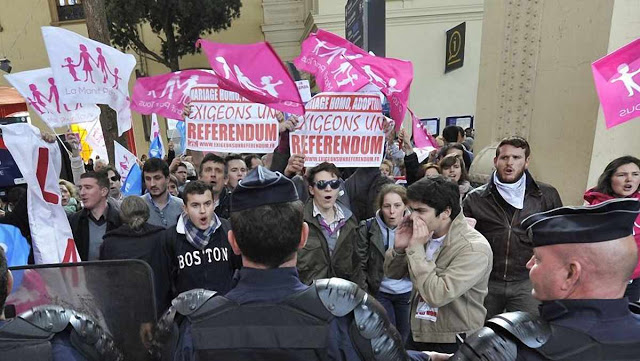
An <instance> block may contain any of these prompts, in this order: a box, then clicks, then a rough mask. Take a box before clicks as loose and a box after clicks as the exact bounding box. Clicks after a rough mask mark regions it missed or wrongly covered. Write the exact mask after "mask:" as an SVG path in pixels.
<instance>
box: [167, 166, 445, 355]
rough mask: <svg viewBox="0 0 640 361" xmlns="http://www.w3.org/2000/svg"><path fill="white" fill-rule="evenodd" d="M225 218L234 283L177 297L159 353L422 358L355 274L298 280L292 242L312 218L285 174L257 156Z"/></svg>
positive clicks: (297, 244) (296, 243)
mask: <svg viewBox="0 0 640 361" xmlns="http://www.w3.org/2000/svg"><path fill="white" fill-rule="evenodd" d="M231 226H232V230H231V231H229V241H230V242H231V246H232V247H233V251H234V253H236V254H238V255H241V256H242V263H243V268H242V270H241V271H240V272H239V278H238V284H237V286H236V287H235V288H234V289H232V290H231V291H229V292H228V293H227V294H226V295H224V296H222V295H221V292H218V293H214V292H207V291H206V290H192V291H189V292H185V293H183V294H181V295H180V296H179V297H178V298H176V299H175V300H174V301H173V302H172V304H173V306H172V307H171V308H170V309H169V311H168V312H166V313H165V316H164V317H163V319H161V320H160V321H159V322H158V324H159V325H160V327H159V328H158V331H159V332H158V334H156V339H162V338H164V337H167V336H168V335H167V334H169V333H171V332H172V331H173V333H174V334H173V337H172V338H171V340H175V342H176V343H174V344H170V345H168V346H169V347H170V350H165V354H170V355H172V356H173V359H174V360H181V361H190V360H200V361H205V360H305V361H314V360H335V361H347V360H348V361H359V360H385V361H386V360H389V361H391V360H409V359H412V360H420V359H422V360H429V355H427V354H425V353H415V352H414V353H411V354H410V355H407V353H406V352H405V350H404V348H403V345H402V342H401V340H400V337H399V334H398V333H397V331H396V330H395V328H394V327H393V326H392V325H391V324H390V323H389V321H388V319H387V317H386V316H385V314H384V310H383V308H382V306H380V304H378V303H377V301H375V300H374V299H373V298H372V297H368V296H367V295H366V294H365V293H364V292H363V291H362V290H359V289H358V288H357V286H356V285H355V284H353V283H351V282H348V281H345V280H341V279H337V278H332V279H325V280H320V281H318V282H317V283H316V284H314V285H312V286H307V285H305V284H303V283H301V282H300V280H299V279H298V274H297V272H296V262H297V252H296V251H297V250H300V249H301V248H303V247H304V245H305V241H306V238H307V234H308V231H309V228H308V226H307V224H306V223H305V222H304V221H303V205H302V203H301V202H300V201H299V200H298V196H297V192H296V188H295V186H294V184H293V183H292V182H291V180H289V179H287V178H286V177H285V176H283V175H282V174H280V173H274V172H271V171H269V170H267V169H265V168H263V167H262V166H259V167H258V168H257V169H254V170H253V171H252V172H250V173H249V175H247V177H246V178H245V179H244V180H243V182H242V183H241V184H240V185H238V187H237V188H236V189H235V190H234V192H233V193H232V194H231ZM177 314H180V315H182V316H184V317H176V315H177ZM174 321H175V322H177V323H180V324H179V325H178V327H174V324H173V322H174ZM178 330H179V336H178V335H176V334H175V333H176V332H177V331H178ZM431 356H432V357H433V361H439V360H446V359H447V358H448V357H447V356H446V355H441V354H435V353H431Z"/></svg>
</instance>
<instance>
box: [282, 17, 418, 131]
mask: <svg viewBox="0 0 640 361" xmlns="http://www.w3.org/2000/svg"><path fill="white" fill-rule="evenodd" d="M294 64H295V65H296V67H298V68H299V69H301V70H304V71H307V72H310V73H312V74H314V75H315V76H316V79H318V80H317V84H318V86H319V87H320V89H321V90H323V91H328V90H330V89H333V91H341V92H346V91H353V90H358V89H360V88H362V87H363V86H365V85H367V84H373V85H375V86H376V87H377V88H378V89H380V91H381V92H382V93H383V94H384V95H385V96H386V97H387V99H388V100H389V111H390V115H391V118H392V119H393V120H394V121H395V123H396V129H400V126H401V125H402V121H403V120H404V117H405V114H406V112H407V102H408V101H409V91H410V88H411V82H412V80H413V65H412V64H411V62H410V61H405V60H400V59H393V58H384V57H379V56H375V55H373V54H369V53H367V52H366V51H364V50H362V49H361V48H359V47H358V46H356V45H354V44H353V43H351V42H349V41H348V40H346V39H344V38H341V37H339V36H338V35H335V34H333V33H331V32H328V31H324V30H322V29H319V30H318V31H317V32H316V33H315V34H311V35H309V37H307V39H305V41H304V42H303V44H302V52H301V53H300V56H299V57H298V58H296V59H295V60H294Z"/></svg>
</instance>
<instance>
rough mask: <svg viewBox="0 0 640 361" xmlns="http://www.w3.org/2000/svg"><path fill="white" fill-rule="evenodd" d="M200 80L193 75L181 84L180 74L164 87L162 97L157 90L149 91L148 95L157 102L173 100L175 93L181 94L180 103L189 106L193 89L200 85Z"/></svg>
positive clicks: (170, 79)
mask: <svg viewBox="0 0 640 361" xmlns="http://www.w3.org/2000/svg"><path fill="white" fill-rule="evenodd" d="M198 79H199V77H198V76H197V75H192V76H190V77H189V78H187V79H185V80H184V81H183V82H180V74H179V72H178V73H176V74H175V75H174V76H172V77H171V78H169V80H168V81H167V83H166V84H165V86H164V89H162V91H161V92H160V96H158V94H157V92H156V91H155V90H151V91H149V92H148V93H147V96H150V97H153V98H154V99H156V100H160V99H168V100H173V94H174V92H175V93H179V94H180V99H179V100H178V103H180V104H187V102H189V93H190V92H191V88H193V87H194V86H196V85H198Z"/></svg>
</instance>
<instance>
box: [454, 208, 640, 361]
mask: <svg viewBox="0 0 640 361" xmlns="http://www.w3.org/2000/svg"><path fill="white" fill-rule="evenodd" d="M639 212H640V202H638V201H637V200H635V199H624V198H623V199H614V200H611V201H607V202H604V203H601V204H599V205H596V206H586V207H562V208H557V209H554V210H551V211H547V212H543V213H538V214H534V215H532V216H530V217H528V218H527V219H525V220H524V221H523V222H522V228H523V229H526V230H527V232H528V235H529V239H530V241H531V242H532V245H533V247H534V252H533V253H534V254H533V257H531V259H530V260H529V262H528V263H527V268H528V269H529V278H530V279H531V283H532V284H533V291H532V293H533V296H534V297H535V298H537V299H538V300H540V301H542V305H541V306H540V316H539V317H537V316H535V317H534V316H532V315H529V314H526V313H524V312H512V313H505V314H501V315H498V316H496V317H495V318H492V319H490V320H489V321H488V322H487V324H486V327H484V328H483V329H481V330H480V331H478V332H477V333H475V334H474V335H471V336H469V337H468V338H467V340H466V341H465V343H464V344H463V345H462V346H461V348H460V350H459V351H458V352H457V353H456V354H455V355H454V356H453V357H452V360H497V361H500V360H580V361H589V360H639V359H640V315H638V314H637V313H640V312H638V311H637V308H636V307H637V306H635V305H629V302H628V300H627V299H626V298H624V297H623V295H624V291H625V288H626V286H627V283H628V282H629V278H630V276H631V274H632V272H633V270H634V267H635V265H636V264H637V261H638V249H637V246H636V244H635V241H634V238H633V236H632V232H633V222H634V221H635V219H636V217H637V214H638V213H639ZM634 311H635V312H634Z"/></svg>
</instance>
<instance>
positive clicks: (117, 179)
mask: <svg viewBox="0 0 640 361" xmlns="http://www.w3.org/2000/svg"><path fill="white" fill-rule="evenodd" d="M109 179H111V181H112V182H117V181H119V180H120V177H118V176H117V175H114V176H113V177H111V178H109Z"/></svg>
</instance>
